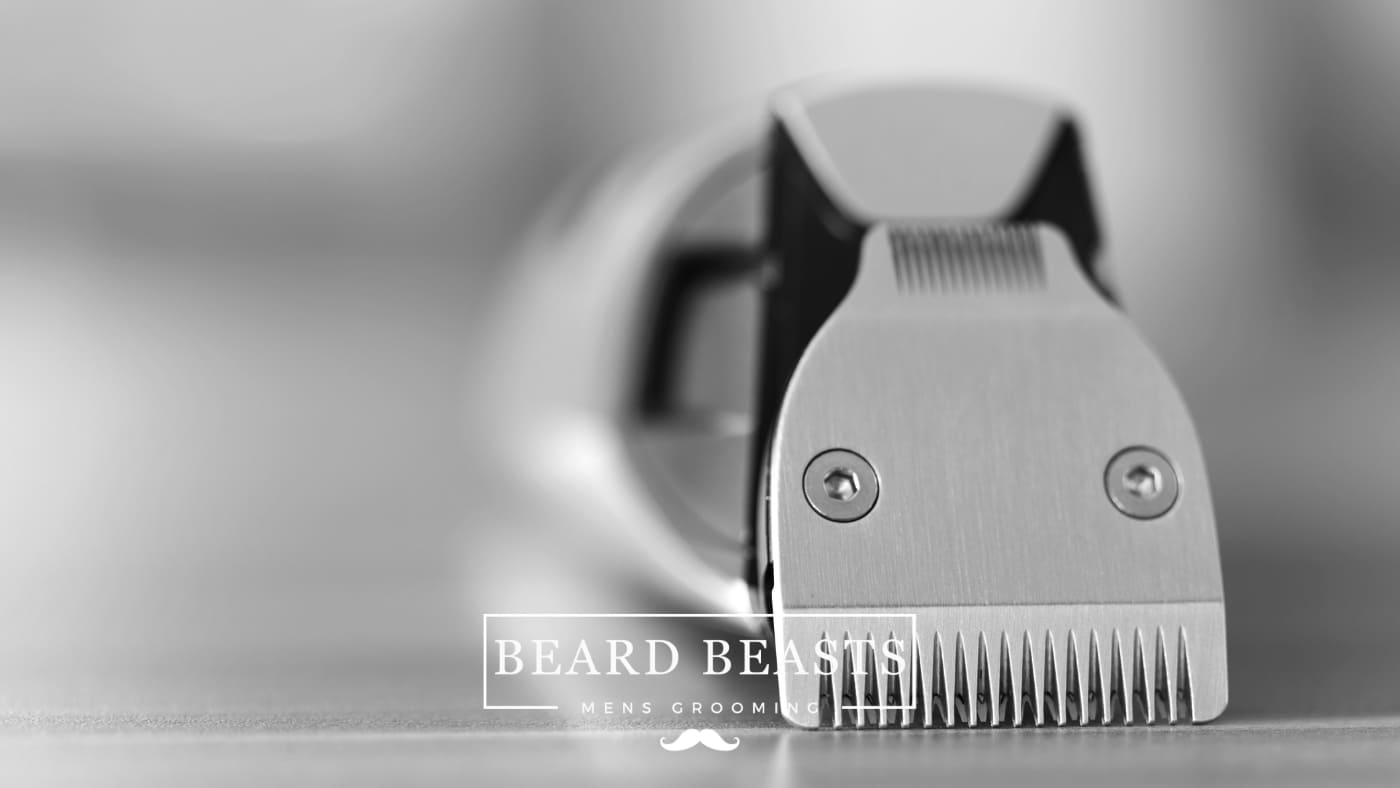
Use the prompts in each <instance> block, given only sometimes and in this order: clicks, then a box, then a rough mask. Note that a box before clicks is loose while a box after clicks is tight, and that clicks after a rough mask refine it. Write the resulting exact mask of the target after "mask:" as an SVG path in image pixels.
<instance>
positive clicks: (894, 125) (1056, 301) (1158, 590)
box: [611, 83, 1227, 727]
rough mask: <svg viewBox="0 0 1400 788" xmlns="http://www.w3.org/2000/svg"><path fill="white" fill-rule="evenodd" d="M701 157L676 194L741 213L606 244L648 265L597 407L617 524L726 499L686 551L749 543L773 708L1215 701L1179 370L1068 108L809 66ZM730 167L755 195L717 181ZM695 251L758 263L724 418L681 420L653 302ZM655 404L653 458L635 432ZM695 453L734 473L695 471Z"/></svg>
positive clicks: (893, 721) (814, 716)
mask: <svg viewBox="0 0 1400 788" xmlns="http://www.w3.org/2000/svg"><path fill="white" fill-rule="evenodd" d="M709 161H710V166H711V167H712V170H711V171H710V172H709V174H710V175H715V174H718V173H724V172H728V173H729V175H727V176H725V177H722V178H718V179H717V178H715V177H700V174H697V173H691V174H690V175H689V176H688V177H686V178H682V179H679V181H680V182H684V183H685V184H687V185H686V186H685V187H684V190H685V194H684V197H685V199H676V200H673V202H674V204H676V205H681V204H685V205H689V206H691V208H692V209H693V207H694V205H695V202H696V200H698V199H700V198H701V197H703V196H704V195H705V194H709V195H710V196H711V197H712V198H714V199H715V200H721V201H723V200H728V201H730V202H735V203H736V204H739V205H740V206H741V207H742V208H745V209H751V210H752V211H753V212H759V211H761V214H760V216H759V217H755V218H759V219H761V221H757V222H756V225H757V227H758V229H759V236H758V238H755V239H752V240H749V241H746V240H745V239H743V238H737V239H736V238H731V239H726V240H725V241H724V242H721V243H716V242H714V240H713V239H710V240H709V241H706V242H703V243H702V242H696V241H695V238H694V237H693V235H691V234H689V232H688V231H687V230H685V228H678V227H667V228H666V230H665V231H664V232H663V231H658V232H656V233H653V234H652V235H651V236H650V239H651V240H650V241H649V243H652V244H653V245H654V246H653V247H652V248H648V249H646V250H644V251H642V252H639V251H638V250H637V249H630V250H628V251H627V254H630V255H632V256H634V257H635V258H636V259H637V260H638V261H639V264H638V268H637V270H636V272H635V277H636V278H637V279H638V280H640V279H643V278H645V279H646V281H649V282H652V284H650V285H648V286H647V287H644V288H640V289H637V290H636V291H635V292H636V298H637V299H638V301H637V306H636V308H635V309H634V310H633V311H632V312H631V313H630V314H632V315H633V317H632V318H630V319H631V320H632V321H633V323H632V325H631V326H630V327H629V329H628V330H631V331H635V332H640V335H642V336H644V337H646V340H645V341H644V342H642V344H641V346H640V347H639V349H638V350H637V351H636V354H635V355H634V356H633V357H632V358H633V361H634V362H635V367H634V368H635V369H638V370H643V373H642V374H640V375H639V376H637V377H638V379H639V381H640V382H638V383H637V384H636V388H633V389H627V390H626V391H625V393H622V394H620V396H619V397H618V398H617V399H616V400H615V401H614V402H613V403H612V404H613V411H612V415H611V418H612V421H613V423H614V424H615V425H616V426H617V428H618V430H619V434H622V435H624V436H625V437H623V438H622V439H621V440H622V443H623V444H624V445H627V446H630V447H632V448H631V449H629V455H630V456H631V457H632V458H633V460H634V472H635V474H636V476H637V478H640V479H644V480H645V482H644V484H643V485H642V487H644V488H645V489H647V490H648V491H649V492H648V495H651V496H652V499H653V500H654V501H655V510H654V511H655V512H656V514H657V517H656V519H655V522H653V523H650V524H647V525H644V526H639V527H645V528H651V527H674V529H675V530H674V531H673V532H674V533H681V534H689V536H686V537H685V540H686V541H687V542H689V543H692V544H700V543H702V542H705V541H706V540H707V539H709V537H697V536H696V535H703V534H706V533H709V534H710V535H711V537H712V536H713V534H714V533H716V532H722V531H725V530H726V529H732V528H733V527H734V526H735V525H736V524H737V523H736V521H737V522H744V521H747V522H746V523H745V524H746V526H747V533H748V534H749V537H748V539H747V540H745V542H746V543H745V542H739V543H738V544H740V545H741V546H740V547H738V549H737V550H731V551H729V552H730V554H731V558H730V559H726V560H729V561H731V562H730V563H729V564H727V565H726V564H725V563H724V561H720V562H715V561H710V562H709V563H708V564H707V566H709V567H710V568H712V569H714V570H715V571H716V572H718V573H725V572H728V573H730V574H733V573H734V572H736V571H741V572H743V573H744V574H746V575H747V579H748V580H749V581H750V583H751V586H752V588H753V591H754V593H753V598H754V600H755V607H756V608H757V609H759V610H760V611H761V612H767V613H771V614H772V621H773V629H774V634H775V645H776V650H775V655H777V656H778V657H779V659H777V660H776V665H777V669H778V673H779V686H780V694H781V698H780V700H781V704H782V708H783V709H784V714H785V716H787V717H788V719H789V720H790V721H792V722H793V723H795V724H798V725H801V726H805V727H826V726H830V727H847V726H854V727H866V726H869V727H935V726H936V727H944V726H954V725H968V726H982V725H989V726H999V725H1030V724H1035V725H1039V724H1059V725H1083V724H1089V723H1167V722H1171V723H1175V722H1201V721H1205V720H1209V719H1212V718H1214V717H1216V716H1218V715H1219V714H1220V712H1221V711H1222V710H1223V709H1224V707H1225V703H1226V697H1227V680H1226V651H1225V613H1224V601H1223V593H1222V584H1221V576H1220V565H1219V558H1218V550H1217V546H1216V538H1215V522H1214V515H1213V512H1212V507H1211V502H1210V495H1209V491H1208V487H1207V482H1206V471H1205V466H1204V461H1203V459H1202V456H1201V451H1200V446H1199V443H1198V440H1197V438H1196V435H1195V432H1194V429H1193V427H1192V423H1191V420H1190V417H1189V415H1188V414H1187V411H1186V409H1185V406H1184V404H1183V402H1182V400H1181V397H1180V395H1179V394H1178V392H1177V390H1176V388H1175V387H1174V385H1173V384H1172V382H1171V380H1170V378H1169V377H1168V375H1167V374H1166V372H1165V370H1164V369H1163V367H1162V365H1161V364H1160V363H1159V362H1158V360H1157V359H1156V357H1155V356H1154V355H1153V353H1152V352H1151V350H1150V349H1149V348H1148V347H1147V345H1146V344H1145V343H1144V342H1143V340H1142V338H1141V337H1140V336H1139V334H1138V333H1137V331H1136V330H1135V329H1134V328H1133V326H1132V324H1131V323H1130V322H1129V321H1128V320H1127V318H1126V317H1125V316H1124V314H1123V313H1122V311H1121V310H1120V309H1118V308H1117V307H1116V306H1115V305H1114V304H1113V303H1112V301H1111V296H1110V293H1111V288H1110V287H1109V285H1108V283H1107V282H1106V281H1105V277H1104V275H1103V271H1102V268H1101V265H1100V233H1099V229H1098V224H1097V221H1096V217H1095V212H1094V208H1093V204H1092V200H1091V196H1090V188H1089V181H1088V178H1087V176H1086V168H1085V166H1084V161H1083V155H1082V146H1081V143H1080V138H1079V135H1078V132H1077V130H1076V127H1075V126H1074V124H1073V122H1072V121H1071V119H1070V118H1069V117H1068V116H1067V115H1066V114H1065V113H1064V112H1063V111H1061V110H1059V109H1058V108H1056V107H1054V106H1051V105H1048V104H1045V103H1043V102H1040V101H1036V100H1032V99H1027V98H1023V97H1018V96H1009V95H1005V94H1000V93H995V92H988V91H981V90H965V89H952V88H948V87H940V86H936V85H929V84H925V83H906V84H884V85H851V84H844V85H843V84H834V83H824V84H820V85H810V86H805V87H801V88H798V89H795V90H792V91H788V92H785V93H783V94H782V95H781V96H779V97H778V99H777V101H776V102H775V113H774V116H773V120H772V122H771V124H770V125H769V130H768V135H767V138H766V140H764V141H762V142H759V141H757V140H753V141H751V142H750V143H748V144H747V145H746V146H743V147H742V149H740V148H736V149H735V150H733V151H731V152H730V153H728V154H725V155H722V156H713V157H711V158H710V159H709ZM736 165H737V166H736ZM726 168H728V169H726ZM700 185H703V186H704V188H703V189H701V188H700ZM745 189H748V190H750V191H756V193H757V194H758V195H760V199H759V200H757V201H753V202H752V203H745V201H744V200H743V199H741V198H736V197H734V195H735V194H738V193H741V192H743V191H744V190H745ZM750 196H751V197H752V195H750ZM703 201H704V200H701V202H703ZM760 206H764V207H763V208H760ZM697 213H698V214H704V213H706V212H705V211H699V212H696V211H694V210H691V211H690V213H688V214H687V213H686V212H682V211H676V212H673V213H671V214H669V215H668V217H669V218H668V217H660V218H662V219H663V220H664V221H666V222H677V223H681V220H682V219H683V218H684V216H687V215H696V214H697ZM712 213H713V212H712ZM719 213H720V214H723V211H719ZM658 229H659V228H658ZM754 241H757V242H754ZM707 260H708V261H711V262H712V263H713V264H714V265H713V266H712V267H711V268H710V270H711V271H712V272H728V273H726V274H725V275H726V276H729V275H734V278H735V280H736V281H738V282H740V283H742V282H744V281H749V282H752V283H753V284H754V286H755V288H756V289H758V290H759V291H761V293H762V295H761V296H760V301H759V304H758V309H757V312H758V320H757V323H756V325H755V326H754V328H753V331H752V332H751V335H750V336H749V337H748V341H750V342H751V343H752V345H754V346H756V347H757V348H758V352H757V356H756V358H757V362H756V366H757V376H756V380H754V381H752V383H751V384H749V387H748V388H746V389H745V390H746V391H750V392H751V395H752V402H753V405H752V407H751V408H750V409H749V410H748V413H747V414H744V415H745V417H746V419H747V421H745V422H744V425H745V428H744V429H739V430H730V431H729V433H728V434H727V438H726V439H722V440H719V441H718V442H717V443H716V441H715V439H714V435H713V434H711V435H710V437H709V438H706V439H703V440H702V439H699V438H698V436H697V440H696V441H694V442H693V443H691V444H689V445H691V446H693V447H694V450H693V451H689V450H686V449H685V446H686V445H687V441H685V440H680V441H679V443H677V441H676V440H675V435H676V433H675V424H676V423H677V422H678V421H679V422H682V423H685V424H688V425H690V426H691V428H694V427H695V425H697V424H698V425H702V426H704V425H709V426H710V427H713V426H714V425H715V424H717V423H719V422H718V421H715V420H713V419H711V420H706V419H696V418H695V413H694V408H690V409H689V410H687V411H686V412H685V413H683V414H680V415H681V416H683V417H684V418H679V419H678V418H677V416H678V414H677V412H676V409H674V408H670V409H668V407H667V403H668V402H674V401H676V400H677V396H676V394H675V392H674V391H673V390H672V389H673V388H674V386H673V385H672V383H674V381H672V383H667V381H666V380H662V381H660V382H658V379H657V377H658V375H661V376H663V377H664V376H666V375H668V374H670V373H668V372H667V371H666V370H667V369H673V368H674V367H675V366H676V364H677V362H676V359H677V358H681V357H684V356H686V355H687V354H688V353H692V352H694V349H693V348H687V347H685V342H684V341H683V340H682V339H679V338H678V337H681V336H682V335H686V334H687V332H684V331H677V330H675V327H674V325H672V324H673V323H674V322H675V320H676V315H677V314H678V313H679V312H684V311H685V310H684V309H683V308H682V307H683V305H684V304H685V303H686V296H685V294H686V292H687V291H689V290H692V289H695V286H696V285H697V283H705V282H708V281H710V278H709V277H706V276H704V275H697V274H696V269H697V268H698V269H699V270H702V271H703V270H704V269H705V263H706V261H707ZM641 261H648V266H647V268H646V272H645V273H643V271H642V268H641ZM677 261H681V262H677ZM735 272H738V273H737V274H735ZM744 272H748V273H747V274H745V273H744ZM745 276H747V277H748V279H747V280H746V279H745ZM657 304H664V307H662V308H657V307H656V306H655V305H657ZM649 305H650V306H649ZM658 327H659V328H658ZM614 330H616V329H614ZM690 334H691V335H694V336H700V337H703V336H705V333H704V332H703V331H701V332H698V333H696V332H690ZM734 357H735V358H738V359H745V358H753V356H745V355H742V354H737V353H736V354H735V356H734ZM659 367H661V368H664V369H658V368H659ZM744 372H747V370H744ZM668 392H669V393H668ZM721 421H722V420H721ZM726 423H731V422H726ZM668 425H669V426H668ZM658 431H660V432H662V433H665V434H667V435H669V436H670V438H669V439H668V440H669V443H667V444H666V445H668V446H669V447H670V448H669V449H668V450H667V451H668V452H669V454H668V455H667V456H670V457H672V458H677V457H679V458H680V459H679V460H677V461H675V462H680V463H682V464H681V465H676V464H675V462H668V461H667V460H665V459H659V458H660V457H661V456H662V455H660V454H658V453H657V451H656V448H655V447H656V446H657V445H658V444H657V443H656V440H655V435H656V434H657V433H658ZM702 431H703V430H702ZM677 445H679V446H680V447H681V448H680V449H679V450H677V448H676V447H677ZM720 445H722V446H724V447H727V448H723V449H716V448H715V447H716V446H720ZM736 446H737V447H738V450H737V451H736ZM704 452H712V453H710V454H706V453H704ZM687 463H688V465H686V464H687ZM686 467H688V468H690V469H691V470H686V469H685V468H686ZM697 467H699V468H704V467H709V468H710V469H711V470H713V469H714V468H716V467H723V468H725V469H728V470H731V471H733V473H729V474H727V475H726V474H723V473H721V474H718V476H722V477H724V478H725V479H727V480H728V481H725V482H723V483H719V484H710V485H709V486H710V488H709V489H706V490H697V489H694V484H693V482H694V481H695V480H696V479H697V478H704V477H705V474H704V473H703V472H702V473H699V474H698V476H697V473H696V471H694V470H693V469H694V468H697ZM709 478H711V479H713V478H716V477H715V475H714V474H711V476H710V477H709ZM688 488H689V489H688ZM707 499H708V500H711V501H713V500H716V499H723V501H724V502H725V504H724V506H720V507H712V506H707V505H704V504H697V503H696V502H697V501H704V500H707ZM731 504H732V505H733V506H734V507H736V508H725V506H730V505H731ZM736 511H737V512H741V513H740V514H732V513H733V512H736ZM742 512H748V513H750V514H749V515H748V516H745V515H744V514H743V513H742ZM726 513H730V514H726ZM717 520H722V521H724V520H727V521H728V522H718V523H717V522H716V521H717ZM730 533H733V531H732V530H731V531H730ZM710 541H711V542H712V545H711V546H713V540H712V539H711V540H710ZM720 552H721V553H722V552H724V551H720ZM735 553H737V554H738V556H739V561H738V562H734V560H733V554H735ZM739 562H741V563H742V569H736V566H738V565H739ZM678 582H686V581H684V580H682V581H678ZM785 652H787V653H791V654H794V655H805V654H812V653H819V654H825V655H828V656H834V657H835V659H834V660H831V661H830V663H829V664H832V665H833V666H834V669H832V670H828V671H822V670H813V669H811V665H810V664H806V665H804V664H803V662H802V661H801V660H800V659H792V660H785V659H781V656H782V655H783V654H784V653H785Z"/></svg>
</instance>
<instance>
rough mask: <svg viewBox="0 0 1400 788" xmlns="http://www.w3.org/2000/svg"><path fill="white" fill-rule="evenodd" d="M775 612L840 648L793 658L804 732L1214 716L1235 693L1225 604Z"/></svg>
mask: <svg viewBox="0 0 1400 788" xmlns="http://www.w3.org/2000/svg"><path fill="white" fill-rule="evenodd" d="M775 619H776V620H775V625H776V629H777V632H776V634H777V636H778V637H779V639H780V640H781V641H782V642H783V645H784V647H785V648H787V647H791V648H795V649H796V650H797V653H799V654H812V653H819V652H826V653H828V654H830V655H831V658H829V659H828V658H825V657H823V659H824V663H823V664H822V665H821V666H820V667H821V670H809V671H807V672H805V673H801V672H798V671H797V670H796V668H795V666H793V665H788V666H780V681H779V686H780V690H781V696H782V697H781V702H782V703H783V706H784V712H783V713H784V715H785V716H787V717H788V719H789V720H791V721H793V722H795V723H796V724H798V725H803V726H805V727H836V728H847V727H854V728H864V727H902V728H911V727H918V728H931V727H939V728H943V727H983V726H986V727H1007V726H1017V725H1027V726H1033V725H1061V726H1067V725H1076V726H1078V725H1111V724H1125V725H1144V724H1145V725H1152V724H1171V723H1179V722H1203V721H1205V720H1209V719H1213V718H1214V717H1216V716H1218V715H1219V714H1220V711H1221V709H1223V708H1224V706H1225V702H1226V699H1227V694H1228V687H1227V685H1226V681H1225V670H1226V654H1225V625H1224V607H1223V605H1221V604H1220V603H1218V602H1215V603H1211V602H1191V603H1151V604H1142V605H1125V604H1114V605H1026V606H1021V607H1017V606H986V607H984V606H971V605H969V606H961V607H946V608H919V609H917V612H910V613H888V614H879V613H857V612H843V611H835V610H833V611H827V612H825V613H816V612H804V613H800V614H795V615H794V614H787V615H782V616H775ZM896 657H902V659H899V658H896Z"/></svg>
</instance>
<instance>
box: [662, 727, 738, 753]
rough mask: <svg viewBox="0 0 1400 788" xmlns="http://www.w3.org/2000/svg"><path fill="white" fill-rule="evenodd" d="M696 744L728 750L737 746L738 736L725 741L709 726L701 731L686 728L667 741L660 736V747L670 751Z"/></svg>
mask: <svg viewBox="0 0 1400 788" xmlns="http://www.w3.org/2000/svg"><path fill="white" fill-rule="evenodd" d="M697 744H703V745H705V746H706V747H708V748H710V749H712V750H717V751H719V752H729V751H730V750H733V749H734V748H736V747H738V746H739V737H738V736H735V737H734V741H732V742H730V741H725V740H724V737H723V736H720V735H719V733H718V732H716V731H715V730H713V729H711V728H706V729H704V730H702V731H698V730H696V729H694V728H686V729H685V730H684V731H681V732H680V733H679V734H677V735H676V738H675V739H674V740H672V741H669V742H668V741H666V737H665V736H662V737H661V748H662V749H663V750H669V751H671V752H680V751H681V750H688V749H690V748H691V747H694V746H695V745H697Z"/></svg>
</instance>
